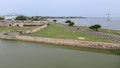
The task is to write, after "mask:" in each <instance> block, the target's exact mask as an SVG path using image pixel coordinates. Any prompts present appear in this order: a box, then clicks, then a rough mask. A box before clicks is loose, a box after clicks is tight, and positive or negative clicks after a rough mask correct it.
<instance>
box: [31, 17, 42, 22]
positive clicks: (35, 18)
mask: <svg viewBox="0 0 120 68" xmlns="http://www.w3.org/2000/svg"><path fill="white" fill-rule="evenodd" d="M31 20H32V21H40V17H39V16H35V17H34V16H33V17H31Z"/></svg>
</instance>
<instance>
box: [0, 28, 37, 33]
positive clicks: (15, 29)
mask: <svg viewBox="0 0 120 68" xmlns="http://www.w3.org/2000/svg"><path fill="white" fill-rule="evenodd" d="M33 28H36V27H22V28H21V27H0V32H5V31H23V32H24V31H27V30H31V29H33Z"/></svg>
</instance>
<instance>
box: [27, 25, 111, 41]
mask: <svg viewBox="0 0 120 68" xmlns="http://www.w3.org/2000/svg"><path fill="white" fill-rule="evenodd" d="M28 35H29V36H37V37H49V38H62V39H77V40H78V37H84V38H85V39H84V40H85V41H95V42H111V43H113V42H112V41H110V40H107V39H103V38H100V37H97V36H91V35H88V34H85V33H80V32H72V31H70V30H68V29H64V28H60V27H57V26H55V25H49V26H48V27H47V28H45V29H43V30H40V31H38V32H36V33H33V34H28Z"/></svg>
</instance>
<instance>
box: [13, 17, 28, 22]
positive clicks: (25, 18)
mask: <svg viewBox="0 0 120 68" xmlns="http://www.w3.org/2000/svg"><path fill="white" fill-rule="evenodd" d="M15 20H22V21H23V20H27V17H26V16H17V17H16V19H15Z"/></svg>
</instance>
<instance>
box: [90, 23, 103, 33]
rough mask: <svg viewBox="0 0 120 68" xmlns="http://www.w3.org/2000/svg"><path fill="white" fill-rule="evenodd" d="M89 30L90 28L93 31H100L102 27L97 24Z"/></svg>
mask: <svg viewBox="0 0 120 68" xmlns="http://www.w3.org/2000/svg"><path fill="white" fill-rule="evenodd" d="M89 28H90V29H93V30H95V31H98V29H100V28H101V25H99V24H95V25H92V26H90V27H89Z"/></svg>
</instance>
